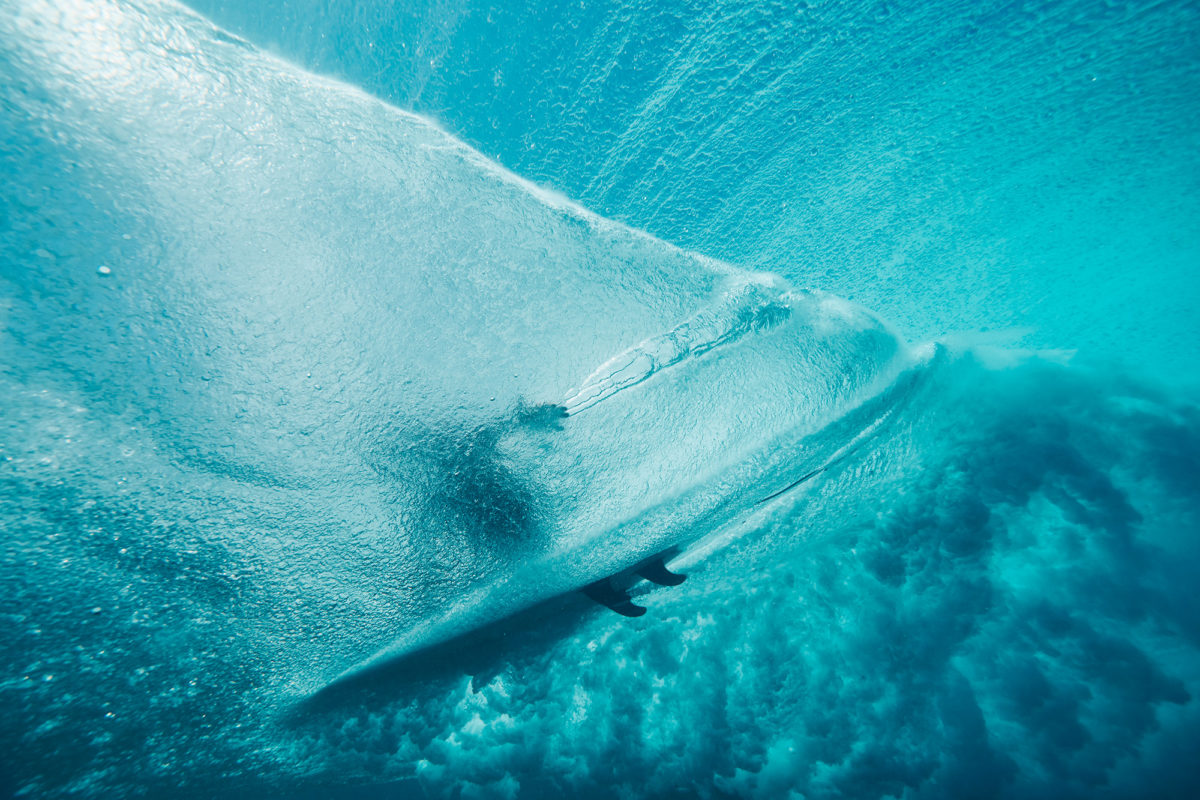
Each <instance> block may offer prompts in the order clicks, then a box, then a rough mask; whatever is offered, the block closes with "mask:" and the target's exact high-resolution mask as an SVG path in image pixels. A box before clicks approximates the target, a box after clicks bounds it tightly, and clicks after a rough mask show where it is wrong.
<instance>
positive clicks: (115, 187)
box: [0, 0, 1200, 797]
mask: <svg viewBox="0 0 1200 800" xmlns="http://www.w3.org/2000/svg"><path fill="white" fill-rule="evenodd" d="M3 9H4V13H3V14H2V15H0V74H2V76H3V79H4V80H3V81H2V82H0V114H2V115H3V119H4V122H5V128H4V131H5V132H4V137H5V138H4V140H3V147H2V149H0V173H2V174H3V175H5V176H6V179H7V181H8V182H7V185H8V187H9V189H7V190H6V193H5V194H4V195H3V197H2V198H0V202H2V203H3V206H2V209H3V211H2V214H0V286H2V287H3V288H2V294H0V298H2V300H0V302H2V303H3V305H2V306H0V309H2V314H3V320H4V326H3V333H2V338H0V353H2V354H3V359H2V361H0V382H2V384H3V386H2V387H0V431H2V432H3V439H0V450H2V452H3V460H2V461H0V484H2V486H3V491H0V529H2V530H3V539H2V541H3V544H4V550H3V556H2V558H0V570H2V571H0V577H2V579H3V580H2V585H3V593H2V594H0V634H2V635H0V663H2V664H3V666H4V673H3V675H2V676H0V681H2V682H0V695H2V698H3V702H4V706H5V709H6V710H7V720H6V722H5V723H4V725H3V726H0V793H7V794H11V795H14V796H63V797H66V796H112V795H118V796H149V797H157V796H164V797H166V796H171V797H175V796H180V794H181V793H182V794H184V795H188V794H190V795H193V796H197V797H207V796H214V795H219V796H232V797H237V796H247V797H249V796H278V797H327V796H335V797H336V796H347V797H362V796H364V795H366V796H380V797H391V796H415V797H419V796H429V797H476V796H479V797H499V796H508V797H512V796H523V797H529V796H584V797H586V796H596V797H599V796H604V797H611V796H612V795H613V793H614V792H616V793H617V794H619V795H622V796H629V797H639V796H660V795H665V794H670V793H672V792H678V793H681V794H683V795H686V796H692V795H696V796H702V797H787V796H797V795H799V796H810V797H834V796H840V797H847V796H849V797H880V796H897V797H898V796H902V795H906V796H912V797H941V796H950V797H960V796H964V795H968V796H974V795H985V794H986V795H990V796H996V797H1029V796H1043V795H1044V796H1053V797H1070V796H1078V797H1099V796H1112V797H1135V796H1146V795H1147V794H1152V795H1160V796H1170V795H1176V796H1180V797H1190V796H1192V795H1193V794H1194V793H1195V790H1196V788H1197V787H1196V785H1195V784H1196V779H1195V777H1194V770H1192V769H1191V762H1190V754H1191V753H1192V752H1193V751H1194V750H1195V747H1196V745H1197V743H1198V742H1200V713H1198V706H1197V704H1198V703H1200V700H1198V699H1197V698H1198V694H1197V693H1198V692H1200V628H1198V627H1197V623H1196V620H1198V619H1200V608H1198V605H1200V601H1197V600H1196V599H1195V597H1194V593H1193V592H1191V591H1190V588H1191V584H1192V582H1193V576H1194V575H1195V574H1197V570H1198V569H1200V542H1198V541H1197V538H1196V535H1195V532H1196V531H1197V530H1200V493H1198V492H1197V485H1198V478H1200V406H1198V405H1197V404H1196V402H1195V400H1194V399H1193V398H1192V397H1191V396H1190V395H1187V394H1186V393H1184V392H1183V391H1182V390H1180V389H1178V388H1176V389H1171V390H1168V389H1164V388H1162V387H1161V385H1160V384H1153V383H1150V382H1148V381H1146V380H1142V379H1136V380H1135V379H1133V378H1128V377H1123V376H1122V374H1121V373H1117V372H1115V371H1113V370H1111V369H1102V368H1099V367H1095V366H1092V367H1083V366H1079V365H1073V364H1072V363H1070V362H1069V361H1067V362H1064V361H1063V360H1062V359H1061V358H1059V357H1058V356H1057V355H1055V356H1054V357H1053V358H1052V357H1051V355H1053V354H1046V353H1042V354H1038V353H1034V352H1030V351H1018V350H1011V349H1010V350H1000V349H995V348H992V347H987V346H984V345H982V344H979V343H977V342H976V343H975V344H972V343H971V341H970V339H969V337H959V338H958V339H943V340H942V341H939V342H933V343H927V344H922V345H918V346H910V345H908V344H906V343H905V342H904V341H903V339H902V338H901V336H900V335H899V334H898V333H897V332H896V331H895V330H894V329H893V328H892V327H891V326H890V325H889V324H887V323H885V322H883V321H882V320H881V319H880V318H879V317H877V316H875V315H874V314H873V313H871V312H869V311H867V310H865V309H864V308H862V307H860V306H858V305H856V304H854V303H851V302H848V301H846V300H842V299H840V298H838V297H836V296H833V295H830V294H826V293H824V292H822V291H817V290H805V289H798V288H795V287H794V286H793V285H792V283H790V282H789V281H788V280H786V277H780V275H777V274H775V273H772V272H757V271H747V270H743V269H739V268H735V267H733V266H730V265H729V264H727V263H724V262H721V261H716V260H713V259H710V258H707V257H704V256H700V255H696V254H694V253H692V252H689V251H685V250H681V249H678V248H677V247H674V246H672V245H669V244H667V243H665V242H663V241H660V240H658V239H655V238H653V237H651V236H650V235H647V234H645V233H641V232H639V231H637V230H634V229H631V228H628V227H626V226H624V225H622V224H618V223H615V222H611V221H609V220H607V219H605V218H603V217H599V216H596V215H595V214H593V213H591V212H589V211H586V210H584V209H582V208H580V207H578V206H576V205H574V204H573V203H571V202H570V201H568V200H566V199H565V198H563V197H561V196H559V195H557V194H554V193H553V192H550V191H547V190H545V189H542V188H539V187H538V186H536V185H533V184H531V183H529V182H527V181H525V180H523V179H521V178H518V177H516V176H515V175H513V174H512V173H509V172H507V171H506V170H504V169H502V168H501V167H499V166H498V165H497V164H496V163H494V162H493V161H490V160H488V159H487V158H485V157H484V156H483V155H481V154H480V153H479V152H477V151H476V150H473V149H472V148H471V147H469V146H467V145H465V144H463V143H462V142H460V141H458V140H457V139H455V138H453V137H451V136H450V135H448V134H447V133H445V132H443V131H442V130H440V129H439V128H438V127H437V126H435V125H434V124H432V123H431V122H429V121H428V120H427V119H426V118H424V117H421V116H417V115H414V114H411V113H408V112H405V111H401V110H398V109H396V108H395V107H392V106H389V105H387V104H385V103H384V102H382V101H380V100H379V99H377V98H375V97H372V96H370V95H368V94H365V93H364V92H362V91H360V90H359V89H356V88H354V87H352V86H350V85H347V84H343V83H339V82H337V81H333V80H330V79H325V78H320V77H316V76H314V75H312V74H309V73H306V72H303V71H300V70H299V69H297V68H295V67H293V66H290V65H288V64H286V63H284V62H282V61H280V60H278V59H276V58H274V57H271V56H268V55H264V54H263V53H262V52H260V51H259V50H257V49H256V48H255V47H253V46H252V45H250V44H249V43H247V42H246V41H243V40H241V39H238V38H237V37H235V36H233V35H230V34H228V33H225V32H224V31H222V30H221V29H219V28H216V27H214V26H213V25H212V24H211V23H210V22H208V21H207V20H205V19H203V18H201V17H198V16H196V15H195V14H193V13H192V12H190V11H186V10H184V9H182V8H181V7H179V6H177V5H175V4H173V3H170V2H165V1H163V0H145V2H108V1H107V0H87V2H84V0H79V2H63V1H62V0H59V2H48V1H47V2H43V1H42V0H5V2H4V3H3ZM448 18H450V17H448ZM714 250H719V248H714ZM781 271H782V272H784V273H787V269H782V270H781ZM793 277H794V276H793ZM1189 286H1191V284H1189ZM917 288H918V287H917V286H916V285H914V289H913V290H914V291H916V290H917ZM1147 341H1150V339H1147ZM1164 363H1165V362H1164ZM676 550H682V551H683V552H682V554H681V555H680V556H679V557H678V558H677V559H676V560H675V561H674V562H673V566H678V567H680V568H683V569H685V570H686V571H687V572H688V573H689V575H690V576H691V578H690V580H689V581H688V582H687V583H685V584H683V585H682V586H678V587H674V588H662V589H652V587H650V586H649V585H647V584H645V583H640V584H636V585H635V586H634V588H633V594H634V596H635V599H636V600H637V602H639V603H641V604H643V605H645V606H647V607H648V608H649V613H647V614H646V615H645V616H642V617H639V618H636V619H629V618H626V617H622V616H618V615H616V614H613V613H611V612H610V611H608V610H606V609H604V608H601V607H599V606H593V605H589V604H588V603H587V602H586V601H585V600H584V599H583V598H582V595H580V594H578V593H577V592H576V590H577V589H580V588H583V587H584V586H587V585H588V584H591V583H592V582H594V581H597V580H600V579H604V578H606V577H607V576H610V575H613V574H615V573H621V572H622V571H625V570H628V569H630V568H632V567H634V566H635V565H637V564H639V563H642V562H644V560H645V559H647V558H650V557H653V556H655V555H656V554H658V553H661V552H664V551H667V552H675V551H676ZM363 674H367V675H368V676H369V680H360V679H358V678H357V677H354V676H360V675H363ZM347 675H350V676H351V678H350V679H348V678H347Z"/></svg>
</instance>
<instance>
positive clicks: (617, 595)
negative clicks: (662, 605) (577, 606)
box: [583, 578, 646, 617]
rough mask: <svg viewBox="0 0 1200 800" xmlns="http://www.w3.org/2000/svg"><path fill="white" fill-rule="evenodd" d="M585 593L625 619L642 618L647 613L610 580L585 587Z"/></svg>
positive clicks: (643, 607) (599, 581)
mask: <svg viewBox="0 0 1200 800" xmlns="http://www.w3.org/2000/svg"><path fill="white" fill-rule="evenodd" d="M583 593H584V594H586V595H587V596H588V597H590V598H592V599H593V600H595V601H596V602H597V603H599V604H600V605H602V606H604V607H605V608H610V609H612V610H613V611H615V612H617V613H618V614H620V615H621V616H623V617H640V616H641V615H642V614H645V613H646V607H645V606H639V605H634V602H633V600H632V599H630V597H629V593H628V592H623V591H620V590H619V589H617V588H616V587H614V586H613V585H612V582H611V581H610V580H609V579H608V578H604V579H602V580H598V581H596V582H595V583H590V584H588V585H587V586H585V587H583Z"/></svg>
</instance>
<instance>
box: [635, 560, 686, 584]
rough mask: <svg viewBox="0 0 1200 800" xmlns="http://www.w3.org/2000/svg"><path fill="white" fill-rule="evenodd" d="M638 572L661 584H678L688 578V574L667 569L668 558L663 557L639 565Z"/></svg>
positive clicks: (652, 581)
mask: <svg viewBox="0 0 1200 800" xmlns="http://www.w3.org/2000/svg"><path fill="white" fill-rule="evenodd" d="M637 574H638V575H641V576H642V577H643V578H645V579H646V580H648V581H650V582H651V583H654V584H658V585H659V586H678V585H679V584H681V583H683V582H684V581H686V580H687V575H683V574H680V573H678V572H671V571H670V570H669V569H667V564H666V560H665V559H662V558H660V559H658V560H657V561H651V562H650V563H649V564H643V565H642V566H640V567H638V570H637Z"/></svg>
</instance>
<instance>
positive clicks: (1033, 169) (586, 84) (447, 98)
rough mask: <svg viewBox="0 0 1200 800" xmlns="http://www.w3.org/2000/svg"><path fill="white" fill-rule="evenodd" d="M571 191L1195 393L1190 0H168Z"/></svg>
mask: <svg viewBox="0 0 1200 800" xmlns="http://www.w3.org/2000/svg"><path fill="white" fill-rule="evenodd" d="M191 4H192V5H193V6H194V7H195V8H197V9H199V10H200V11H201V12H203V13H205V14H209V15H211V16H212V18H213V19H215V20H217V22H218V23H220V24H222V25H225V26H227V27H229V28H230V29H231V30H236V31H240V32H242V33H243V35H245V36H247V37H249V38H251V39H253V40H254V41H257V42H261V43H263V44H265V45H268V46H270V47H271V48H272V49H275V50H278V51H279V52H282V53H285V54H286V55H287V56H288V57H289V58H292V59H295V60H296V61H298V62H300V63H302V64H305V65H307V66H309V67H310V68H312V69H314V70H316V71H318V72H321V73H322V74H333V75H339V76H344V77H345V78H347V79H348V80H350V81H352V82H354V83H355V84H357V85H360V86H363V87H364V88H366V89H367V90H368V91H371V92H373V93H375V94H377V95H378V96H380V97H383V98H386V99H387V100H389V101H391V102H393V103H396V104H397V105H400V106H402V107H406V108H414V109H416V110H419V111H421V112H422V113H425V114H428V115H431V116H433V117H434V118H436V119H439V120H441V121H442V122H443V124H444V125H446V127H447V128H449V129H450V130H453V131H454V132H456V133H457V134H459V135H461V136H463V137H464V138H465V139H466V140H467V141H468V142H470V143H471V144H473V145H475V146H476V147H478V148H479V149H480V150H481V151H483V152H484V153H486V154H488V155H489V156H492V157H494V158H496V159H497V160H499V161H500V162H501V163H503V164H505V165H506V166H507V167H509V168H510V169H513V170H514V171H516V172H518V173H520V174H521V175H524V176H526V177H528V178H531V179H533V180H536V181H538V182H540V183H545V184H547V185H550V186H554V187H556V188H557V189H559V190H560V191H562V192H565V193H566V194H568V195H570V196H571V197H573V198H576V199H577V200H579V201H580V202H582V203H584V204H585V205H587V206H588V208H591V209H594V210H595V211H597V212H599V213H601V214H604V215H605V216H607V217H610V218H615V219H621V220H625V221H627V222H630V223H631V224H633V225H635V226H637V227H639V228H642V229H644V230H648V231H650V232H652V233H654V234H655V235H657V236H660V237H662V238H664V239H666V240H668V241H671V242H674V243H676V244H679V245H682V246H685V247H688V248H692V249H695V250H698V251H699V252H703V253H706V254H708V255H711V256H716V257H720V258H725V259H728V260H731V261H733V262H735V263H738V264H744V265H748V266H752V267H756V268H760V269H768V270H771V271H775V272H779V273H781V274H782V275H783V276H784V277H785V278H787V279H788V280H790V281H792V282H793V283H795V284H797V285H804V286H808V285H813V286H820V287H822V288H824V289H826V290H828V291H832V292H836V293H837V294H839V295H841V296H843V297H848V298H851V299H853V300H856V301H858V302H860V303H863V304H864V305H866V306H868V307H870V308H872V309H873V310H875V311H877V312H878V313H880V314H882V315H883V316H885V317H886V318H887V319H889V320H890V321H892V322H894V323H896V324H897V325H899V326H900V328H901V330H902V331H903V332H904V333H905V334H907V335H908V336H909V338H912V339H926V338H931V337H936V336H941V335H944V334H945V333H946V332H947V331H956V330H961V331H983V330H991V331H997V330H1014V329H1015V332H1014V333H1013V336H1014V338H1019V339H1020V340H1021V341H1022V342H1023V344H1024V346H1030V347H1039V348H1066V349H1079V350H1080V351H1081V353H1082V354H1084V355H1089V354H1090V356H1094V357H1097V358H1100V359H1107V360H1113V359H1117V360H1122V361H1124V362H1125V363H1126V366H1128V367H1130V368H1136V369H1139V370H1142V371H1145V372H1147V373H1150V374H1151V375H1153V376H1154V377H1155V378H1156V379H1159V380H1170V381H1184V382H1187V383H1190V384H1191V385H1192V386H1193V387H1194V386H1195V385H1196V380H1197V379H1196V370H1195V366H1194V365H1195V364H1196V363H1197V362H1198V361H1200V344H1197V341H1198V339H1200V337H1196V336H1194V335H1182V332H1184V331H1187V332H1189V334H1190V333H1191V332H1192V331H1194V330H1195V327H1194V323H1193V321H1192V319H1193V316H1194V314H1193V311H1192V309H1194V308H1195V307H1196V306H1197V304H1198V303H1200V287H1198V285H1197V281H1196V280H1195V265H1196V264H1198V263H1200V233H1198V232H1197V226H1196V225H1195V224H1194V220H1196V219H1198V218H1200V191H1198V189H1200V187H1198V186H1197V176H1198V175H1200V132H1198V131H1197V127H1196V125H1195V124H1194V120H1195V117H1196V114H1197V111H1198V109H1197V101H1196V98H1197V97H1200V57H1198V56H1197V53H1198V52H1200V41H1198V40H1197V31H1200V7H1197V5H1196V4H1195V3H1194V2H1190V0H1167V2H1161V3H1155V4H1154V6H1153V7H1147V6H1146V5H1145V4H1144V3H1137V2H1121V1H1120V0H1114V2H1106V3H1094V2H1090V1H1089V0H1065V1H1064V2H1055V3H1036V2H1035V3H1012V2H1008V0H981V1H980V2H973V3H961V2H956V1H955V0H844V1H843V2H837V3H819V2H801V3H775V2H765V1H763V2H760V1H759V0H717V1H716V2H708V3H672V4H669V5H664V4H663V3H660V2H656V0H598V1H597V2H587V3H583V4H579V3H548V2H544V3H519V4H513V3H492V4H484V3H477V2H468V1H467V0H423V1H422V2H411V3H404V4H402V5H399V6H398V5H396V4H395V3H392V2H388V0H362V1H361V2H356V3H353V4H346V3H341V2H338V0H286V2H284V1H282V0H263V2H257V3H245V2H241V0H191Z"/></svg>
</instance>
